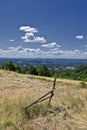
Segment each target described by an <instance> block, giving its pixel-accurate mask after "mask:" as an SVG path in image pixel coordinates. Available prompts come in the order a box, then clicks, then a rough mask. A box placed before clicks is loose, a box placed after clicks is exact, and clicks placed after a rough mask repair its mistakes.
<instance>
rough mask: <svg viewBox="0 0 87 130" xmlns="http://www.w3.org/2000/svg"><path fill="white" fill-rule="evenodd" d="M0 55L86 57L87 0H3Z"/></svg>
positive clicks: (0, 4) (1, 7) (0, 5)
mask: <svg viewBox="0 0 87 130" xmlns="http://www.w3.org/2000/svg"><path fill="white" fill-rule="evenodd" d="M0 57H10V58H18V57H19V58H37V57H39V58H83V59H84V58H86V59H87V0H0Z"/></svg>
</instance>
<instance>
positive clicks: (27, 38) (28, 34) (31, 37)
mask: <svg viewBox="0 0 87 130" xmlns="http://www.w3.org/2000/svg"><path fill="white" fill-rule="evenodd" d="M19 30H21V31H24V32H25V35H24V36H21V39H22V40H23V41H24V42H25V43H35V42H37V43H45V42H46V39H45V38H44V37H43V36H41V37H39V36H35V34H34V33H37V32H38V29H36V28H33V27H30V26H21V27H20V28H19Z"/></svg>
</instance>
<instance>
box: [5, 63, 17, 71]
mask: <svg viewBox="0 0 87 130" xmlns="http://www.w3.org/2000/svg"><path fill="white" fill-rule="evenodd" d="M4 69H5V70H11V71H15V70H16V68H15V65H14V64H13V63H12V61H7V62H5V64H4Z"/></svg>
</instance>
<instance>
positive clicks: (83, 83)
mask: <svg viewBox="0 0 87 130" xmlns="http://www.w3.org/2000/svg"><path fill="white" fill-rule="evenodd" d="M79 88H87V84H86V83H85V82H83V81H82V82H80V84H79Z"/></svg>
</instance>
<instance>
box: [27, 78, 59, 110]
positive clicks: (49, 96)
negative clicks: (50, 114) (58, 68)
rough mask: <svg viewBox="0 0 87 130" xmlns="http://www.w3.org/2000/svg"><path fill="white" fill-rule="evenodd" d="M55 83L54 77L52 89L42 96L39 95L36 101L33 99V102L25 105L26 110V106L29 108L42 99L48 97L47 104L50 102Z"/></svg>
mask: <svg viewBox="0 0 87 130" xmlns="http://www.w3.org/2000/svg"><path fill="white" fill-rule="evenodd" d="M55 84H56V78H55V79H54V82H53V87H52V90H51V91H49V92H48V93H46V94H45V95H43V96H42V97H40V98H39V99H37V100H36V101H34V102H33V103H31V104H29V105H27V106H26V107H25V109H26V110H27V109H28V108H30V107H31V106H33V105H34V104H36V103H39V102H42V101H44V100H46V99H48V98H49V104H50V103H51V100H52V97H53V96H54V90H55Z"/></svg>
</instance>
